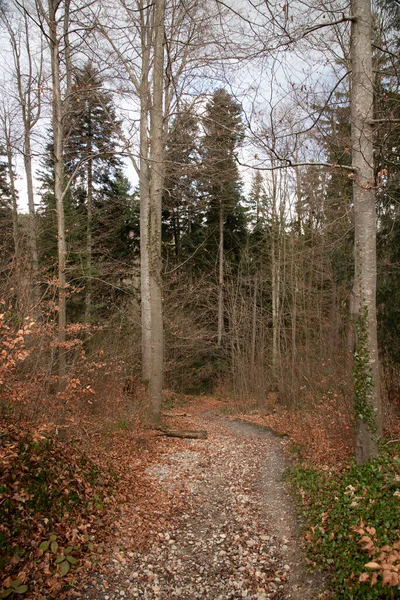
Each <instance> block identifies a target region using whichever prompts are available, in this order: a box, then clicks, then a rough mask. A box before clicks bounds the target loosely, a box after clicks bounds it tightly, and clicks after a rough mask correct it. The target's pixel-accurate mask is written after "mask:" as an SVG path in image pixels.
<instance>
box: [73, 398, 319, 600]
mask: <svg viewBox="0 0 400 600" xmlns="http://www.w3.org/2000/svg"><path fill="white" fill-rule="evenodd" d="M165 420H166V421H167V422H168V425H169V426H170V427H171V428H173V429H191V430H194V429H196V430H197V429H206V430H207V432H208V437H207V439H176V438H165V437H162V436H158V435H157V434H154V432H153V434H152V435H153V436H154V437H153V438H151V440H148V439H147V441H146V438H145V437H144V438H143V440H144V441H143V440H142V442H141V443H140V440H138V443H137V447H136V448H135V452H136V454H137V453H139V457H140V458H139V459H137V460H136V464H132V465H131V468H132V472H137V469H138V464H139V463H140V473H139V474H138V475H137V477H136V479H135V489H138V490H139V489H140V490H141V493H140V494H132V493H131V494H130V492H132V490H130V489H129V487H130V484H129V475H128V478H126V477H125V486H126V488H127V490H126V492H127V499H126V501H125V502H120V508H119V512H120V516H119V518H118V519H116V520H115V522H114V523H113V527H112V529H113V530H112V539H113V543H112V544H111V545H110V544H106V546H105V548H108V550H106V552H105V556H104V557H103V559H102V567H101V568H100V569H97V570H94V571H92V572H91V573H90V574H89V576H85V577H84V578H83V579H82V580H81V581H80V583H79V585H78V587H77V588H75V589H74V590H72V591H70V592H69V593H67V594H66V596H65V597H68V598H75V599H78V600H117V599H123V598H126V599H127V600H130V599H133V598H141V599H147V600H153V599H154V600H155V599H163V600H170V599H171V600H172V599H174V598H180V599H182V600H189V599H196V598H202V599H204V600H206V599H209V600H219V599H220V600H228V599H240V598H247V599H254V600H255V599H259V600H261V599H265V598H274V599H275V600H284V599H285V600H286V599H288V600H289V599H291V600H313V599H316V598H325V599H327V598H329V595H328V594H327V593H326V592H325V593H324V580H323V578H322V577H321V576H320V575H318V574H316V573H310V571H309V566H308V563H307V559H306V557H305V555H304V554H303V550H302V547H301V541H300V530H299V529H300V525H299V523H298V521H297V520H296V517H295V514H294V508H293V506H292V503H291V500H290V498H289V496H288V492H287V489H286V485H285V483H284V482H283V473H284V470H285V468H286V467H287V466H288V464H289V458H288V457H289V453H288V448H289V445H290V442H289V440H288V438H286V437H279V436H277V435H275V434H273V433H272V432H270V431H268V430H267V429H265V428H261V427H258V426H257V425H252V424H246V423H244V422H240V421H236V420H234V419H233V418H230V417H227V416H224V415H223V414H222V412H221V410H220V407H219V406H218V401H216V400H215V401H214V400H212V399H208V401H205V402H201V404H200V403H199V401H198V400H197V403H196V404H193V403H192V404H191V405H189V406H185V408H184V413H183V411H182V410H174V411H170V412H169V413H167V416H166V417H165ZM113 452H114V454H115V456H116V457H117V460H118V451H117V450H116V449H114V450H113ZM132 456H134V455H132ZM120 460H121V461H122V460H125V462H126V458H125V459H123V458H122V457H120ZM128 463H129V461H128ZM125 470H126V471H127V472H128V473H129V471H130V466H129V464H127V465H126V466H125ZM142 483H143V485H142ZM138 503H139V505H140V506H138ZM141 523H142V524H143V531H141ZM142 533H143V534H145V535H144V537H143V543H139V539H140V537H141V534H142Z"/></svg>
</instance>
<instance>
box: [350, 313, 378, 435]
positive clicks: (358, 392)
mask: <svg viewBox="0 0 400 600" xmlns="http://www.w3.org/2000/svg"><path fill="white" fill-rule="evenodd" d="M367 321H368V309H367V307H366V306H364V307H363V309H362V310H361V311H360V312H359V314H358V315H357V320H356V334H357V347H356V351H355V353H354V366H353V382H354V391H353V397H354V410H355V415H356V418H357V419H358V420H360V421H364V423H366V425H367V427H368V429H369V430H370V431H371V432H373V433H374V432H375V431H376V421H375V414H374V408H373V403H372V401H373V397H372V395H373V379H372V370H371V367H370V364H369V358H370V357H369V343H368V322H367Z"/></svg>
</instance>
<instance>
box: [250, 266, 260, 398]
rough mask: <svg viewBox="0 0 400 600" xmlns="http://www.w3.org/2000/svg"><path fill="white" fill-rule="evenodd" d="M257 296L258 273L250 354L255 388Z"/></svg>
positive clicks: (255, 283) (255, 280)
mask: <svg viewBox="0 0 400 600" xmlns="http://www.w3.org/2000/svg"><path fill="white" fill-rule="evenodd" d="M257 296H258V273H256V274H255V275H254V289H253V309H252V318H251V355H250V378H251V385H252V388H253V389H256V377H255V374H256V342H257Z"/></svg>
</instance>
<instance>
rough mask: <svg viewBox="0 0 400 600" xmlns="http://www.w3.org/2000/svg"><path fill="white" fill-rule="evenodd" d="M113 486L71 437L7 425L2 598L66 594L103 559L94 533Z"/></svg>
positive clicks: (0, 479)
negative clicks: (67, 442) (84, 572)
mask: <svg viewBox="0 0 400 600" xmlns="http://www.w3.org/2000/svg"><path fill="white" fill-rule="evenodd" d="M99 480H100V481H99ZM106 486H107V475H106V474H104V473H102V474H101V478H100V474H99V470H98V468H97V467H96V466H95V465H94V464H93V463H92V462H91V461H90V460H89V459H88V458H87V457H85V455H83V454H81V453H79V452H78V451H76V450H75V449H74V448H73V447H71V446H70V445H69V446H68V445H64V444H61V443H60V442H58V441H57V440H54V439H51V438H50V437H47V436H46V435H44V434H43V433H41V432H38V431H36V432H35V433H32V432H29V430H28V429H27V428H23V427H21V426H20V425H16V424H11V423H5V424H3V425H2V426H1V428H0V557H1V558H0V572H1V573H2V575H3V577H2V578H1V579H0V598H6V597H8V596H11V597H13V596H15V595H23V594H25V592H30V593H34V592H35V591H37V590H40V592H41V593H45V595H46V596H47V597H53V596H52V595H53V594H55V595H56V596H57V597H59V593H60V590H61V589H62V588H63V587H64V584H65V583H67V582H68V583H73V582H74V579H75V578H76V577H77V576H79V572H80V570H81V569H82V567H83V565H86V566H88V564H92V562H93V561H96V560H97V558H98V557H97V558H96V556H97V554H98V552H99V550H100V548H99V547H98V546H96V548H95V545H94V543H93V541H94V535H93V534H94V532H95V530H96V527H97V525H96V521H98V520H99V518H100V516H101V517H102V518H104V516H103V515H102V512H103V508H104V507H103V502H104V501H107V496H106ZM44 590H47V591H46V592H44Z"/></svg>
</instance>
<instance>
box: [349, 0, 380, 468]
mask: <svg viewBox="0 0 400 600" xmlns="http://www.w3.org/2000/svg"><path fill="white" fill-rule="evenodd" d="M352 11H353V17H354V19H353V21H352V32H351V65H352V79H351V84H352V88H351V139H352V164H353V167H354V174H353V199H354V212H355V219H354V222H355V240H354V243H355V250H354V254H355V257H354V258H355V277H354V312H355V315H354V316H355V320H356V333H357V340H356V354H355V362H354V388H355V390H354V394H355V404H356V407H355V408H356V417H357V420H358V426H357V447H356V459H357V462H358V464H363V463H364V462H365V461H366V460H368V459H369V458H372V457H373V456H375V455H376V454H377V438H378V437H379V436H380V435H381V433H382V410H381V400H380V385H379V363H378V342H377V325H376V209H375V189H374V188H375V184H374V157H373V131H372V123H371V120H372V118H373V104H374V96H373V73H372V47H371V6H370V0H352Z"/></svg>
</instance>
